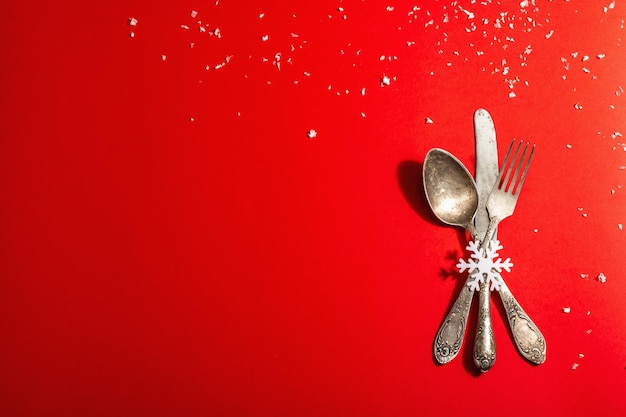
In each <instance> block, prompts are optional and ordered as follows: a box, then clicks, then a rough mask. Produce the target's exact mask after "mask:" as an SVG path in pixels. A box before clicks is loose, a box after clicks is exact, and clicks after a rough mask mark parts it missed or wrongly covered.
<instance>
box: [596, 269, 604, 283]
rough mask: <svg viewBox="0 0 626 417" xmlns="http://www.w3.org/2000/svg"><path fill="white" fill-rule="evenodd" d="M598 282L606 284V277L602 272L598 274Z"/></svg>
mask: <svg viewBox="0 0 626 417" xmlns="http://www.w3.org/2000/svg"><path fill="white" fill-rule="evenodd" d="M596 280H598V281H600V282H601V283H603V284H604V283H606V275H604V274H603V273H602V272H600V273H599V274H598V276H597V277H596Z"/></svg>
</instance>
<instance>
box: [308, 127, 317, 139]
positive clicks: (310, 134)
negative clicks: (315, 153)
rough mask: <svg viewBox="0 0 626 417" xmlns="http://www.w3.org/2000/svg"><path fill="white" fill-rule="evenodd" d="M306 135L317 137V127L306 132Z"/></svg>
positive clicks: (311, 137) (310, 137)
mask: <svg viewBox="0 0 626 417" xmlns="http://www.w3.org/2000/svg"><path fill="white" fill-rule="evenodd" d="M306 136H307V137H308V138H309V139H313V138H315V137H317V131H316V130H315V129H311V130H309V131H308V132H306Z"/></svg>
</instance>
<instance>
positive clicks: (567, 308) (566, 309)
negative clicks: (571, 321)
mask: <svg viewBox="0 0 626 417" xmlns="http://www.w3.org/2000/svg"><path fill="white" fill-rule="evenodd" d="M570 311H572V309H571V308H570V307H563V313H565V314H569V313H570Z"/></svg>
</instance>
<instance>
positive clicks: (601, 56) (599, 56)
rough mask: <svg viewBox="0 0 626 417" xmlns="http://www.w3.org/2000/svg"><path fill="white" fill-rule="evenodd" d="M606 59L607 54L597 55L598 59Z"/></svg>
mask: <svg viewBox="0 0 626 417" xmlns="http://www.w3.org/2000/svg"><path fill="white" fill-rule="evenodd" d="M604 57H606V55H605V54H598V55H596V58H598V59H604Z"/></svg>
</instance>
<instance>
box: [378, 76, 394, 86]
mask: <svg viewBox="0 0 626 417" xmlns="http://www.w3.org/2000/svg"><path fill="white" fill-rule="evenodd" d="M387 85H391V78H389V77H388V76H386V75H384V74H383V76H382V78H381V79H380V86H381V87H384V86H387Z"/></svg>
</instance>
